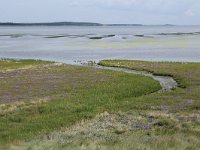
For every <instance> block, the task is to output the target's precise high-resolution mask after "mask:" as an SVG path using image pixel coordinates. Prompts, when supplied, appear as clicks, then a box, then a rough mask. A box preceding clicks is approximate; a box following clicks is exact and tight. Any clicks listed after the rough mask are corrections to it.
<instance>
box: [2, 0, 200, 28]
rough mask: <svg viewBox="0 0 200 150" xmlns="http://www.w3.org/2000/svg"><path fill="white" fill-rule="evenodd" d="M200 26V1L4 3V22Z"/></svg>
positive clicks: (40, 0) (31, 0) (32, 0)
mask: <svg viewBox="0 0 200 150" xmlns="http://www.w3.org/2000/svg"><path fill="white" fill-rule="evenodd" d="M54 21H84V22H99V23H140V24H194V25H196V24H200V0H0V22H54Z"/></svg>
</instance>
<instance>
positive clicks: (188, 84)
mask: <svg viewBox="0 0 200 150" xmlns="http://www.w3.org/2000/svg"><path fill="white" fill-rule="evenodd" d="M29 61H30V60H29ZM31 61H33V60H31ZM33 62H34V61H33ZM4 63H6V62H4ZM34 63H35V62H34ZM42 63H44V62H41V64H38V65H36V66H33V65H31V66H33V67H32V68H30V67H29V68H28V69H20V68H24V67H22V66H20V67H19V69H13V70H11V71H10V70H8V71H5V70H4V71H3V72H2V73H1V72H0V74H1V76H0V77H1V78H0V84H1V85H0V88H1V90H0V102H1V103H2V105H1V106H0V123H1V126H0V143H1V145H3V147H4V148H5V147H6V148H9V149H14V150H16V149H20V150H21V149H24V150H25V149H32V150H38V149H41V150H43V149H70V150H71V149H116V150H118V149H120V150H121V149H122V150H123V149H124V150H126V149H152V150H160V149H166V150H168V149H178V150H179V149H180V150H182V149H192V150H198V149H199V147H200V142H199V138H200V78H199V76H200V63H172V62H146V61H128V60H105V61H101V62H100V64H101V65H104V66H114V67H124V68H129V69H135V70H145V71H149V72H152V73H153V74H157V75H163V76H172V77H173V78H174V79H175V80H176V81H177V82H178V87H177V88H175V89H173V90H172V91H168V92H164V91H159V89H160V88H161V87H160V85H159V84H158V82H156V81H154V80H152V79H151V78H148V77H143V76H139V75H133V74H127V73H122V72H116V71H108V70H101V69H95V68H90V67H75V66H70V65H65V64H59V65H58V64H56V63H51V62H49V63H50V64H46V63H48V62H45V64H42ZM14 68H15V67H14ZM25 87H26V88H25ZM27 87H28V88H27ZM1 91H3V92H1ZM8 102H10V103H8ZM6 103H7V104H6Z"/></svg>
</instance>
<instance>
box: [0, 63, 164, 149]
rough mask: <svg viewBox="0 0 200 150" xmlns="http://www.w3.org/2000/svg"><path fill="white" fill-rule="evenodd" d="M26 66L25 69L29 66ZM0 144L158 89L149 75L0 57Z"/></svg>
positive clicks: (121, 105) (116, 106) (113, 107)
mask: <svg viewBox="0 0 200 150" xmlns="http://www.w3.org/2000/svg"><path fill="white" fill-rule="evenodd" d="M27 66H28V67H27ZM0 68H1V69H0V70H1V71H0V77H1V78H0V103H1V105H0V145H1V146H2V147H4V148H5V147H6V146H8V145H10V144H11V143H12V144H18V143H19V142H20V141H23V140H25V139H26V140H27V139H30V138H32V137H34V136H36V135H44V134H48V133H50V132H52V131H55V130H59V129H61V128H62V127H67V126H71V125H73V124H74V123H76V122H77V121H79V120H82V119H88V118H93V117H94V116H95V115H96V114H99V113H101V112H104V111H108V110H109V111H113V112H114V111H119V110H121V109H124V108H125V107H126V106H127V104H129V100H128V99H129V98H136V97H140V96H142V95H148V94H150V93H153V92H155V91H158V90H159V89H160V88H161V87H160V85H159V83H158V82H156V81H154V80H152V79H151V78H148V77H143V76H139V75H132V74H126V73H121V72H115V71H108V70H99V69H94V68H89V67H76V66H71V65H65V64H56V63H52V62H45V61H34V60H1V61H0Z"/></svg>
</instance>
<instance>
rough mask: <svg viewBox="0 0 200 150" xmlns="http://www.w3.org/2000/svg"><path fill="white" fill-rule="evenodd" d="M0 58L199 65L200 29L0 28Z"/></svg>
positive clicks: (190, 27) (182, 27)
mask: <svg viewBox="0 0 200 150" xmlns="http://www.w3.org/2000/svg"><path fill="white" fill-rule="evenodd" d="M0 57H2V58H4V57H6V58H33V59H45V60H54V61H59V62H65V63H70V64H75V63H79V62H80V61H99V60H102V59H134V60H135V59H137V60H150V61H187V62H188V61H189V62H200V26H137V27H134V26H120V27H112V26H98V27H75V26H61V27H59V26H57V27H55V26H54V27H48V26H41V27H39V26H38V27H34V26H32V27H0Z"/></svg>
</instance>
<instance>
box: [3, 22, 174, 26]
mask: <svg viewBox="0 0 200 150" xmlns="http://www.w3.org/2000/svg"><path fill="white" fill-rule="evenodd" d="M0 26H146V25H143V24H101V23H93V22H44V23H15V22H0ZM154 26H158V25H154ZM159 26H175V25H171V24H165V25H159Z"/></svg>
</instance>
